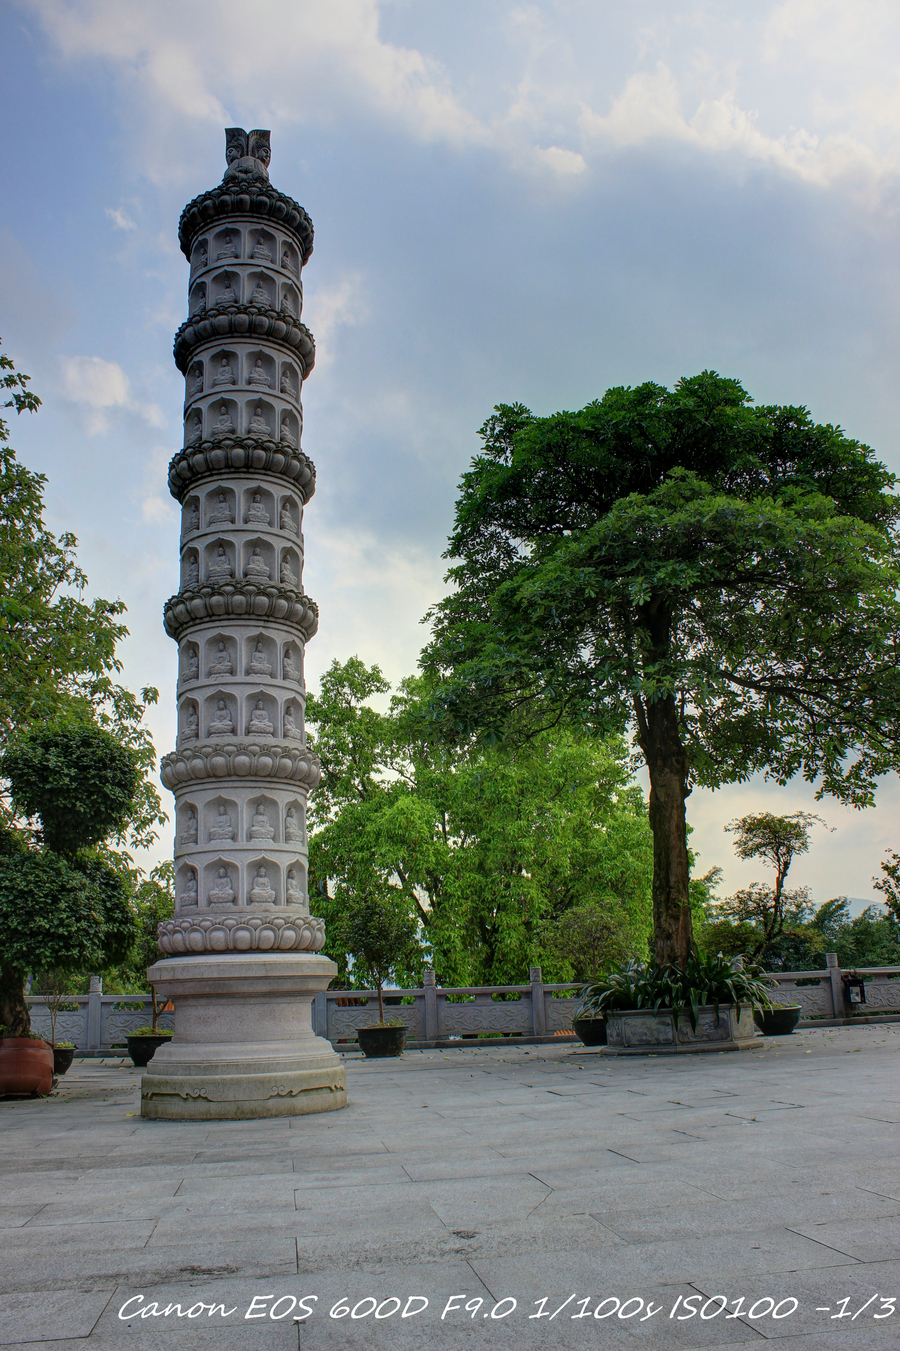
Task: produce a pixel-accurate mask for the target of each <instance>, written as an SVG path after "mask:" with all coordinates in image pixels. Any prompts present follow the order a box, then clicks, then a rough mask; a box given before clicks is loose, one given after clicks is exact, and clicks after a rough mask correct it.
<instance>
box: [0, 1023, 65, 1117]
mask: <svg viewBox="0 0 900 1351" xmlns="http://www.w3.org/2000/svg"><path fill="white" fill-rule="evenodd" d="M52 1087H53V1047H52V1046H51V1045H50V1043H49V1042H47V1041H45V1040H44V1038H43V1037H40V1036H38V1034H37V1032H32V1031H31V1029H30V1028H29V1029H28V1030H27V1031H24V1032H20V1033H19V1035H18V1036H10V1035H9V1028H8V1027H6V1026H5V1025H4V1024H2V1023H0V1098H4V1097H11V1098H46V1096H47V1094H48V1093H49V1092H50V1090H51V1088H52Z"/></svg>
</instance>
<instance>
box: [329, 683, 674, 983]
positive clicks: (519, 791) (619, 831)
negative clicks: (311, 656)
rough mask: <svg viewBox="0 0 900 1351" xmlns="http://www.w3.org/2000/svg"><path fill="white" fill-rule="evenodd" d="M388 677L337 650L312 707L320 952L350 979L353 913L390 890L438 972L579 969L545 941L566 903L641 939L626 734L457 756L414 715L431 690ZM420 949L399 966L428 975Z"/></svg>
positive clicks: (403, 971) (483, 978)
mask: <svg viewBox="0 0 900 1351" xmlns="http://www.w3.org/2000/svg"><path fill="white" fill-rule="evenodd" d="M389 690H390V687H389V686H388V684H387V682H386V681H385V680H384V678H383V676H382V675H381V672H380V671H379V670H378V668H377V667H372V668H367V667H365V666H364V665H363V663H362V662H360V661H359V660H358V659H357V658H352V659H351V660H350V661H348V662H346V663H344V664H339V663H335V664H334V665H333V666H332V667H331V668H330V670H329V671H328V672H327V673H326V675H325V676H324V678H323V680H322V687H321V692H320V694H319V695H318V696H311V697H310V699H309V702H308V705H307V725H308V727H309V728H310V731H311V733H314V735H315V744H316V749H317V751H318V753H319V755H320V756H321V759H322V765H323V778H322V783H321V785H320V787H319V788H318V789H317V790H316V793H315V794H314V796H313V798H312V799H311V802H310V825H311V829H312V834H311V838H310V876H311V881H312V886H311V895H312V896H313V899H314V905H315V910H316V913H317V914H320V915H321V916H322V917H323V918H324V919H325V921H326V933H327V935H328V937H327V943H326V952H327V953H328V955H329V956H330V957H332V958H333V959H334V960H335V961H336V962H338V965H339V967H340V971H341V979H342V980H343V981H345V982H346V981H349V980H350V979H351V977H350V975H349V965H348V953H349V952H350V947H349V942H348V938H347V913H348V907H349V905H350V903H351V901H352V898H354V897H356V896H358V895H363V894H377V895H383V896H396V897H399V898H401V899H402V902H403V904H404V905H405V907H406V909H407V910H408V912H409V913H410V914H411V915H412V916H414V917H415V918H416V919H417V921H418V922H419V923H420V924H421V926H422V929H423V931H424V934H425V936H426V938H427V942H428V944H429V946H430V948H431V951H432V954H433V961H434V966H435V971H436V973H437V977H438V980H439V981H440V983H441V984H443V985H469V984H515V983H517V982H519V981H523V980H526V979H527V974H528V968H529V966H531V965H533V964H535V963H537V962H540V963H542V964H543V965H544V967H545V975H546V977H547V978H548V979H559V980H567V979H570V978H571V976H572V965H571V960H570V958H569V957H567V956H564V955H563V954H562V953H561V952H560V951H559V949H558V948H557V947H556V946H555V945H554V944H553V943H552V941H550V940H549V938H548V935H550V934H551V933H552V931H553V928H554V925H555V924H556V922H557V920H559V919H560V918H561V917H562V916H563V915H564V914H566V913H567V912H568V911H569V910H571V909H572V908H573V907H577V906H586V905H593V906H596V907H598V908H600V909H601V910H603V911H604V913H606V914H608V916H609V919H610V923H611V925H612V927H613V931H614V942H613V946H612V947H611V948H610V951H611V952H615V953H617V954H621V955H622V956H627V955H630V954H631V953H637V952H640V951H642V950H643V949H644V947H645V945H646V938H647V934H648V932H649V881H650V871H651V859H650V837H649V830H648V828H647V824H646V817H645V813H644V805H643V800H642V796H641V793H640V790H639V789H638V788H637V787H636V786H635V785H634V783H633V782H632V780H631V777H630V772H629V768H628V763H627V756H626V753H625V749H624V746H623V745H622V743H621V741H619V740H617V739H615V738H613V739H610V740H608V741H602V740H598V739H596V738H593V737H589V736H575V735H573V734H572V733H570V732H567V731H565V730H564V729H560V730H558V731H557V732H555V733H554V734H552V735H550V734H547V735H545V736H544V737H542V738H538V739H536V740H535V741H534V742H533V743H532V744H530V745H528V746H524V747H521V748H519V749H518V751H514V750H513V749H511V748H508V747H505V746H494V747H490V746H483V745H474V746H471V747H469V748H468V750H467V751H466V752H465V753H463V754H457V753H451V752H450V751H448V750H447V749H446V748H445V747H444V745H443V744H442V743H441V742H440V741H439V740H438V739H436V738H435V737H434V735H433V727H432V725H431V724H430V723H429V721H428V720H427V718H426V717H425V716H424V715H423V710H424V709H427V706H428V703H427V701H428V698H429V690H428V688H427V686H426V685H425V684H424V682H422V681H421V680H417V679H409V680H406V681H404V682H403V684H402V686H401V688H400V690H399V691H398V692H397V693H396V694H395V695H394V696H393V697H392V698H391V700H390V702H389V705H388V708H387V710H386V711H385V712H378V711H376V710H375V709H373V708H372V707H370V706H369V700H370V699H373V698H377V697H379V696H381V697H383V696H385V695H387V694H388V693H389ZM421 968H422V958H421V954H418V955H415V956H411V957H410V958H409V959H408V960H407V964H406V965H405V966H403V965H401V967H400V968H398V979H401V980H402V981H403V982H404V983H407V982H408V983H410V984H418V983H419V982H420V981H421Z"/></svg>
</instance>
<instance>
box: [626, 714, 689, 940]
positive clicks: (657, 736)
mask: <svg viewBox="0 0 900 1351" xmlns="http://www.w3.org/2000/svg"><path fill="white" fill-rule="evenodd" d="M641 714H642V716H641V717H640V718H639V725H640V734H639V738H638V739H639V742H640V746H641V750H642V751H643V752H644V758H645V760H646V761H647V768H648V770H649V771H650V813H649V814H650V829H651V830H652V832H653V942H654V956H655V960H656V961H657V962H658V963H659V964H660V965H665V964H667V963H669V962H674V963H675V965H676V966H684V964H685V962H687V960H688V959H689V957H690V956H691V952H692V950H693V946H694V933H693V927H692V925H691V905H690V879H691V870H690V864H689V861H688V847H687V820H686V816H685V810H684V804H685V801H686V799H687V798H688V797H689V795H690V791H691V790H690V788H689V787H688V760H687V754H686V752H685V749H684V746H683V745H682V744H681V736H680V734H679V730H678V713H677V710H676V707H675V700H674V698H672V697H671V696H668V697H667V698H662V699H657V700H656V701H655V702H653V703H651V702H649V701H646V702H645V703H644V704H643V707H642V710H641Z"/></svg>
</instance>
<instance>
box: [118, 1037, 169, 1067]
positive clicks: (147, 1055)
mask: <svg viewBox="0 0 900 1351" xmlns="http://www.w3.org/2000/svg"><path fill="white" fill-rule="evenodd" d="M125 1040H126V1042H127V1043H128V1054H129V1055H130V1056H131V1063H132V1065H134V1066H135V1068H136V1069H143V1068H144V1066H145V1065H148V1064H149V1063H150V1061H151V1060H152V1059H153V1056H154V1055H155V1053H156V1051H157V1049H158V1047H160V1046H165V1044H166V1042H169V1041H171V1040H172V1034H171V1033H169V1035H168V1036H162V1035H160V1036H156V1037H151V1036H132V1037H126V1038H125Z"/></svg>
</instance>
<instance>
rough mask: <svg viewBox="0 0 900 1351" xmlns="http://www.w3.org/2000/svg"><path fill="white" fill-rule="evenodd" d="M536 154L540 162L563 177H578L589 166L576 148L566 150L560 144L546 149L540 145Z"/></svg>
mask: <svg viewBox="0 0 900 1351" xmlns="http://www.w3.org/2000/svg"><path fill="white" fill-rule="evenodd" d="M534 155H535V159H536V160H537V162H538V163H539V164H541V165H543V166H544V167H546V168H548V169H552V170H553V172H554V173H555V174H558V175H559V176H560V177H561V178H572V177H576V176H577V175H578V174H583V173H584V171H585V169H586V168H587V162H586V161H585V158H584V156H583V155H580V154H578V152H577V151H576V150H564V149H563V148H562V147H561V146H558V145H548V146H547V147H546V149H542V148H541V147H540V146H538V147H537V149H536V150H535V152H534Z"/></svg>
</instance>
